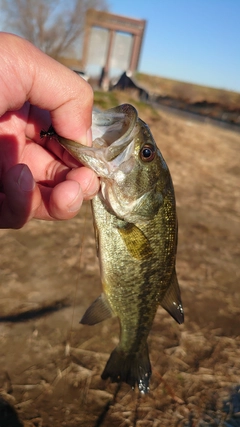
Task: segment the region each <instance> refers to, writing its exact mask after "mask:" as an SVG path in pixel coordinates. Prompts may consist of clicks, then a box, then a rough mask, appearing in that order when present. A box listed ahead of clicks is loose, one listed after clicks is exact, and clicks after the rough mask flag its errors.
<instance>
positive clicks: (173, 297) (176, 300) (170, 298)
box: [160, 270, 184, 324]
mask: <svg viewBox="0 0 240 427" xmlns="http://www.w3.org/2000/svg"><path fill="white" fill-rule="evenodd" d="M160 304H161V306H162V307H163V308H164V309H165V310H166V311H167V312H168V313H169V314H170V315H171V316H172V317H173V318H174V319H175V320H176V322H178V323H180V324H181V323H183V322H184V311H183V307H182V301H181V294H180V288H179V284H178V280H177V275H176V271H175V270H174V273H173V275H172V281H171V285H170V286H169V288H168V290H167V292H166V294H165V295H164V298H163V300H162V301H161V303H160Z"/></svg>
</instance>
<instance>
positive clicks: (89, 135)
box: [87, 128, 92, 147]
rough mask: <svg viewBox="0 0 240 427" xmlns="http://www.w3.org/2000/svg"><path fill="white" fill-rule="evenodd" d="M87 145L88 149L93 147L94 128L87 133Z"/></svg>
mask: <svg viewBox="0 0 240 427" xmlns="http://www.w3.org/2000/svg"><path fill="white" fill-rule="evenodd" d="M87 145H88V147H91V146H92V128H89V129H88V131H87Z"/></svg>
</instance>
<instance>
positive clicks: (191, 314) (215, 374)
mask: <svg viewBox="0 0 240 427" xmlns="http://www.w3.org/2000/svg"><path fill="white" fill-rule="evenodd" d="M141 118H142V119H144V120H146V121H147V122H148V124H149V125H150V127H151V130H152V133H153V134H154V136H155V139H156V141H157V143H158V144H159V147H160V149H161V151H162V153H163V155H164V157H165V159H166V160H167V163H168V165H169V167H170V170H171V174H172V177H173V181H174V185H175V191H176V198H177V207H178V217H179V246H178V258H177V272H178V278H179V282H180V286H181V290H182V300H183V305H184V309H185V323H184V324H183V325H181V326H179V325H178V324H177V323H176V322H175V321H174V320H173V319H172V318H170V316H169V315H168V314H167V313H166V312H165V311H164V310H163V309H161V308H159V311H158V313H157V315H156V318H155V321H154V325H153V328H152V331H151V333H150V336H149V349H150V358H151V361H152V366H153V375H152V379H151V392H150V393H149V395H147V396H144V397H139V394H138V392H137V390H135V391H132V390H131V389H130V388H129V387H128V386H127V385H125V384H122V385H120V386H118V385H116V384H111V383H109V382H108V381H103V380H101V377H100V375H101V372H102V370H103V367H104V365H105V363H106V361H107V359H108V356H109V354H110V352H111V351H112V349H113V348H114V347H115V345H116V343H117V342H118V332H119V330H118V323H117V321H116V320H114V319H113V320H107V321H105V322H103V323H102V324H100V325H96V326H91V327H89V326H83V325H80V324H79V320H80V318H81V316H82V315H83V313H84V311H85V309H86V308H87V307H88V306H89V305H90V303H91V302H92V301H93V300H94V299H95V298H96V297H97V296H98V295H99V294H100V291H101V285H100V279H99V269H98V261H97V258H96V251H95V241H94V237H93V230H92V218H91V210H90V205H89V204H88V203H86V204H85V205H84V206H83V208H82V210H81V213H80V215H79V216H78V217H77V218H75V219H73V220H71V221H68V222H59V223H56V222H54V223H50V222H41V221H32V222H30V223H29V224H28V225H27V226H25V227H24V228H23V229H21V230H17V231H15V230H1V231H0V238H1V257H0V283H1V287H0V426H1V427H20V426H22V427H23V426H24V427H60V426H67V427H80V426H87V427H99V426H101V427H108V426H111V427H115V426H116V427H130V426H137V427H141V426H144V427H165V426H166V427H172V426H179V427H205V426H224V427H230V426H232V427H233V426H234V427H236V426H240V292H239V278H240V272H239V265H240V227H239V225H240V206H239V204H240V185H239V181H240V163H239V159H240V134H239V133H237V132H233V131H230V130H225V129H221V128H218V127H217V126H214V125H212V124H208V123H199V122H195V121H193V120H192V119H191V120H190V119H186V118H185V119H184V118H182V117H177V116H174V115H171V114H169V113H166V112H159V113H154V114H152V113H151V111H150V110H149V111H147V112H145V113H142V114H141Z"/></svg>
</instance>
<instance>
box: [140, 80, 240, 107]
mask: <svg viewBox="0 0 240 427" xmlns="http://www.w3.org/2000/svg"><path fill="white" fill-rule="evenodd" d="M136 80H137V81H138V83H139V84H140V85H142V86H143V87H144V88H146V89H147V90H148V91H149V93H150V94H152V95H156V96H162V97H164V96H169V97H171V98H174V99H181V100H183V101H185V102H188V103H195V102H202V101H207V102H208V103H218V104H222V105H227V106H228V108H240V93H238V92H232V91H228V90H224V89H215V88H211V87H207V86H200V85H197V84H192V83H185V82H181V81H177V80H171V79H167V78H164V77H158V76H152V75H149V74H143V73H137V74H136Z"/></svg>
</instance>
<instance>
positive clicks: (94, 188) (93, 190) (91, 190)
mask: <svg viewBox="0 0 240 427" xmlns="http://www.w3.org/2000/svg"><path fill="white" fill-rule="evenodd" d="M98 191H99V180H98V179H96V178H95V176H94V175H93V176H92V180H91V181H90V182H89V185H88V186H87V188H86V189H85V190H84V199H85V200H87V199H91V198H92V197H94V196H96V194H97V193H98Z"/></svg>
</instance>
